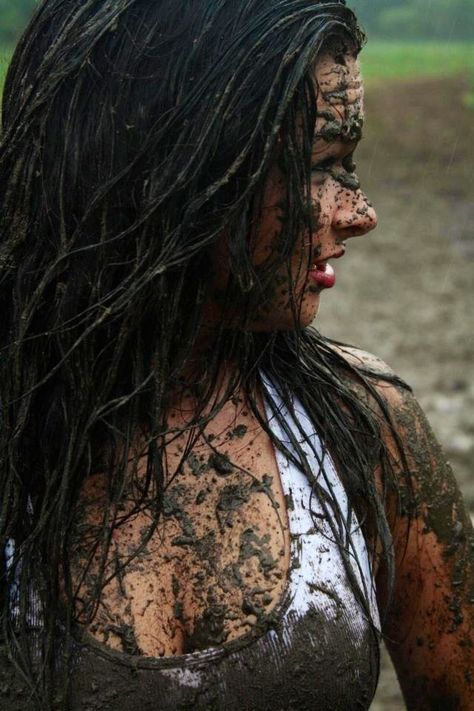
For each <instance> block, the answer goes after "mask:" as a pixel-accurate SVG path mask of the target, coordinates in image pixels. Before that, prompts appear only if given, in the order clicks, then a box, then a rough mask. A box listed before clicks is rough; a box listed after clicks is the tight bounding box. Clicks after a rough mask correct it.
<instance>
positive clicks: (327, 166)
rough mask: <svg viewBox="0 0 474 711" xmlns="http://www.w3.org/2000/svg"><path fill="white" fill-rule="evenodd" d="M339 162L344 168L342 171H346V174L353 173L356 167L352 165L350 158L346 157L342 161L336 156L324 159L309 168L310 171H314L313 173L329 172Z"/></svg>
mask: <svg viewBox="0 0 474 711" xmlns="http://www.w3.org/2000/svg"><path fill="white" fill-rule="evenodd" d="M339 162H340V164H341V165H342V167H343V168H344V170H345V171H347V172H348V173H354V172H355V170H356V167H357V166H356V164H355V163H354V161H353V159H352V156H346V158H344V159H343V160H342V161H341V160H340V158H338V157H337V156H331V157H329V158H325V159H324V160H322V161H319V162H318V163H313V165H312V166H311V170H314V171H318V170H320V171H324V170H331V168H334V166H335V165H337V163H339Z"/></svg>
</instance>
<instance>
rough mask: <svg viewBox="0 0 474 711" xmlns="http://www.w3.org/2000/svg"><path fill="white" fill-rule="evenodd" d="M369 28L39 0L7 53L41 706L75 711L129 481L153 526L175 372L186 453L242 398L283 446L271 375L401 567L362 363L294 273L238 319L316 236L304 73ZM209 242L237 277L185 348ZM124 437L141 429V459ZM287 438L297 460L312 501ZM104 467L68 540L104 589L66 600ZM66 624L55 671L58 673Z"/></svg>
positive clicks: (3, 326) (27, 666)
mask: <svg viewBox="0 0 474 711" xmlns="http://www.w3.org/2000/svg"><path fill="white" fill-rule="evenodd" d="M362 42H363V36H362V33H361V32H360V30H359V29H358V26H357V22H356V19H355V17H354V15H353V13H352V12H351V11H350V10H348V9H347V8H346V7H345V4H344V2H325V1H322V0H320V2H315V1H314V0H238V1H237V0H182V1H181V2H177V0H113V1H109V0H45V1H44V2H43V3H42V4H41V5H40V7H39V8H38V10H37V12H36V14H35V16H34V18H33V20H32V22H31V24H30V26H29V28H28V29H27V31H26V33H25V34H24V36H23V38H22V39H21V41H20V43H19V45H18V48H17V50H16V53H15V55H14V57H13V60H12V63H11V66H10V69H9V72H8V76H7V79H6V84H5V90H4V98H3V116H2V123H3V125H2V135H1V143H0V204H1V205H2V210H1V215H0V234H1V243H0V313H1V314H2V316H1V322H0V344H1V345H2V349H1V355H0V398H1V403H2V411H1V412H2V424H1V432H0V456H1V461H0V467H1V468H0V506H1V519H0V524H1V536H2V538H1V542H2V543H1V545H2V549H5V551H6V552H5V553H4V558H5V560H4V571H3V575H2V603H1V604H2V607H1V609H2V617H1V624H2V637H3V640H4V644H5V645H6V647H7V649H8V650H9V652H10V656H11V658H12V659H14V660H15V664H16V665H17V668H18V669H19V670H20V672H21V673H22V674H23V676H24V679H25V681H26V683H28V684H29V686H30V688H31V693H32V694H33V695H34V698H35V699H36V703H37V706H36V707H35V708H48V709H50V708H52V707H53V704H52V700H53V699H56V701H55V704H57V705H58V707H61V708H67V691H66V689H67V684H66V681H65V680H66V677H67V668H68V663H69V660H68V655H69V651H68V650H69V649H70V648H71V646H72V645H70V644H69V642H70V640H71V635H72V631H73V628H74V624H75V623H76V622H77V621H78V618H80V622H82V623H86V622H90V621H91V620H92V619H93V618H94V614H95V611H96V609H97V604H98V601H99V599H100V595H101V591H102V589H103V587H104V585H105V584H106V582H107V581H108V580H109V579H110V577H111V576H113V575H115V574H117V571H112V572H111V571H110V570H109V569H108V568H107V565H106V562H107V551H108V547H109V544H110V541H111V537H112V534H113V531H114V530H115V529H116V528H117V527H118V526H121V525H123V523H124V517H123V516H122V517H121V515H120V502H121V498H122V495H123V491H124V490H125V488H126V487H128V489H130V478H132V479H135V482H134V485H133V487H132V488H133V491H134V492H135V502H134V509H133V511H135V512H136V511H139V510H140V509H142V508H143V507H147V508H148V510H149V511H151V512H152V516H151V517H150V519H151V522H150V526H149V530H148V531H147V532H146V533H145V534H144V539H143V542H142V545H146V542H147V540H149V538H150V537H151V536H152V535H153V532H154V530H155V528H156V525H157V523H158V520H159V518H160V515H161V508H162V500H163V493H164V488H165V471H164V465H163V460H162V453H163V450H164V446H165V444H166V443H167V442H168V441H170V440H171V439H172V438H173V437H176V436H177V434H179V432H177V431H176V430H170V429H169V428H168V426H167V409H168V407H169V398H170V393H176V392H177V391H179V389H180V387H184V385H183V382H184V381H185V380H186V379H185V378H184V377H183V374H184V373H188V374H189V373H192V374H193V378H192V383H191V385H190V383H189V377H188V379H187V383H186V385H187V386H190V387H191V388H192V390H193V393H194V396H195V399H196V402H197V406H196V412H195V415H194V417H193V419H192V420H191V421H190V422H189V423H188V425H187V428H186V429H187V432H188V434H189V437H188V440H189V450H188V451H190V449H191V447H192V444H193V442H194V441H195V439H196V437H198V436H199V434H200V433H202V431H203V430H204V428H205V425H206V423H207V422H208V421H209V419H211V418H212V417H214V416H215V414H216V413H217V412H218V411H219V410H220V408H222V407H223V405H224V403H225V402H226V401H228V399H229V398H230V397H231V396H232V394H233V393H235V392H236V391H237V390H240V391H242V390H243V391H244V392H245V396H246V398H247V400H248V402H249V403H250V404H251V405H252V406H253V408H254V410H255V412H256V414H257V416H259V417H260V418H261V423H262V427H264V428H265V429H266V430H267V432H268V433H269V435H270V437H272V439H273V440H274V444H275V446H276V447H280V448H282V447H283V445H282V443H281V442H279V441H275V436H274V435H273V434H272V431H271V429H270V428H269V427H268V424H267V422H266V421H265V419H264V418H262V416H261V414H259V408H258V405H257V393H258V391H259V388H261V387H262V377H263V376H265V377H267V378H269V379H270V380H271V381H272V383H274V384H275V385H276V386H277V389H278V391H279V393H280V395H281V396H282V398H283V400H284V402H285V403H286V404H287V405H288V406H289V407H290V408H291V407H292V397H293V395H296V396H297V397H298V398H299V399H300V400H301V401H302V403H303V405H304V406H305V407H306V409H307V411H308V413H309V415H310V418H311V420H312V422H313V423H314V426H315V428H316V429H317V431H318V432H319V433H320V435H321V438H322V441H324V443H325V445H326V447H327V449H328V450H329V451H330V452H331V453H332V455H333V456H334V458H335V460H336V461H337V463H338V467H339V469H340V472H341V476H342V477H343V479H344V482H345V485H346V489H347V492H348V496H349V500H350V503H351V506H352V507H355V508H356V510H357V512H358V514H359V516H360V517H361V518H362V520H363V525H364V527H365V530H366V534H367V539H368V540H370V541H375V540H376V539H378V540H380V541H381V542H382V544H383V547H384V550H385V557H386V564H387V566H388V570H389V574H390V575H393V561H392V552H391V551H392V547H391V539H390V533H389V528H388V525H387V520H386V516H385V513H384V502H383V496H382V497H381V496H379V495H378V493H377V491H376V488H375V484H374V476H373V473H374V469H375V467H376V466H377V465H380V463H382V468H383V471H384V474H385V479H386V481H390V462H389V458H388V455H387V453H386V451H385V449H384V446H383V444H382V440H381V431H380V430H381V423H380V418H379V416H378V415H376V414H375V411H374V410H373V409H372V408H371V407H369V406H368V405H367V404H365V403H364V399H363V398H360V397H358V396H357V395H356V394H354V389H353V388H352V387H350V386H349V385H348V382H349V380H351V379H352V380H355V381H356V382H357V383H358V384H359V385H360V386H362V387H363V388H364V389H365V390H366V391H367V392H368V393H369V394H371V397H372V400H374V399H375V400H374V401H376V400H377V399H378V398H377V394H376V391H375V390H374V388H373V385H372V384H371V379H370V376H369V375H368V374H364V373H363V372H362V371H360V370H357V369H355V368H354V367H352V366H350V365H349V364H348V362H347V361H346V360H345V359H344V358H343V357H342V356H341V355H339V354H338V351H337V350H336V349H334V347H333V346H332V344H331V343H330V342H329V341H328V340H326V339H325V338H323V337H322V336H321V335H320V334H319V333H317V331H315V330H312V329H302V328H300V326H299V323H298V311H299V308H300V307H301V303H299V302H298V297H297V295H295V294H294V293H292V292H291V284H289V289H290V298H291V299H292V311H293V315H294V322H295V325H294V329H293V330H290V331H278V332H272V333H258V332H254V331H253V330H252V329H251V328H249V323H250V321H251V319H252V317H253V315H254V313H255V305H256V304H259V303H260V304H261V303H262V302H263V303H264V302H265V299H267V294H268V292H269V290H270V291H271V284H272V275H274V273H275V268H276V267H278V266H279V265H281V264H286V265H287V266H288V274H289V273H290V272H289V269H290V267H289V259H290V256H291V254H292V249H293V247H294V242H295V235H297V234H301V233H302V230H306V231H308V232H309V233H311V218H310V212H311V211H310V209H309V207H310V203H311V196H310V184H311V144H312V139H313V132H314V124H315V117H316V109H317V87H315V85H314V81H313V80H312V78H311V68H312V67H313V65H314V62H315V61H316V59H317V57H318V55H319V54H320V53H321V52H322V51H323V49H324V48H327V47H328V43H330V44H331V46H336V45H337V46H339V47H340V48H341V51H348V50H350V51H351V52H353V53H357V52H358V51H359V49H360V47H361V44H362ZM296 117H298V121H296ZM297 126H298V128H297ZM276 152H277V153H278V160H279V162H280V164H281V165H282V166H283V168H284V171H285V174H286V180H287V195H286V198H285V202H286V204H285V211H284V212H285V220H284V223H283V224H282V229H281V234H280V235H279V236H278V241H279V248H278V250H276V252H275V254H272V255H271V256H270V257H269V258H268V259H267V261H266V262H265V263H264V264H263V265H262V264H260V265H259V267H258V270H257V268H256V267H255V266H254V263H253V259H252V247H251V245H252V240H251V239H249V235H250V234H251V233H252V228H253V220H254V216H255V214H256V211H258V205H259V200H260V198H261V194H262V186H263V184H264V180H265V176H266V174H267V172H268V169H269V166H270V165H271V162H272V160H274V157H275V154H276ZM222 240H226V244H227V253H228V262H229V273H230V276H229V281H228V285H227V288H226V289H225V293H224V294H222V295H221V300H222V318H221V321H220V323H219V324H218V325H217V326H216V328H215V333H214V336H213V339H212V344H211V346H210V347H209V348H208V350H207V351H206V352H205V353H204V354H203V353H202V352H199V356H198V357H197V356H196V343H197V340H198V338H199V334H200V333H202V326H203V322H204V320H205V319H204V315H203V314H204V305H205V304H206V303H207V301H208V299H209V296H210V289H211V286H210V283H211V280H210V266H209V265H210V262H211V259H210V255H212V253H213V250H214V249H215V245H216V244H217V243H218V242H219V241H222ZM304 268H306V269H307V265H305V266H304ZM236 302H237V303H238V304H239V314H240V317H239V318H240V320H239V322H238V323H235V315H233V316H232V318H233V319H234V323H233V327H232V328H226V323H228V322H229V318H230V316H229V314H231V313H234V312H233V311H232V306H233V305H235V303H236ZM223 363H231V364H232V370H231V372H232V376H231V378H230V380H229V382H228V385H227V386H226V388H225V392H223V393H221V396H220V397H218V398H217V399H216V398H214V394H215V392H216V382H217V379H218V374H219V372H220V369H221V367H222V364H223ZM213 398H214V399H213ZM378 406H379V407H380V408H381V409H382V410H383V403H382V402H381V401H380V400H379V402H378ZM274 415H275V417H277V418H278V417H279V413H278V410H277V409H276V408H275V412H274ZM386 417H387V418H388V415H387V414H386ZM280 419H281V417H280ZM137 433H140V436H141V438H142V440H143V441H144V442H145V445H144V446H143V447H142V448H141V450H140V451H139V452H136V448H135V449H134V443H135V442H136V440H137ZM290 434H291V433H290ZM295 447H296V451H297V453H298V456H296V460H295V461H296V463H297V465H298V466H299V467H300V468H302V469H303V470H304V471H305V472H306V474H307V476H308V478H309V479H310V482H311V483H312V485H313V487H314V489H315V491H316V493H319V494H321V496H322V493H321V491H320V490H319V484H318V481H317V480H316V479H315V477H314V474H313V473H312V472H311V469H310V467H309V466H308V464H307V461H306V458H305V455H304V453H303V452H302V451H301V448H300V447H299V446H298V443H297V442H295ZM186 455H187V452H185V453H184V454H183V460H182V462H181V466H182V464H183V462H184V461H185V459H186ZM288 456H290V457H292V458H295V455H294V453H293V454H292V453H288ZM139 458H141V459H140V461H141V462H143V461H146V475H145V477H143V475H141V476H140V477H139V476H138V474H137V470H138V466H137V464H138V459H139ZM134 460H135V461H134ZM97 471H103V472H105V473H106V474H107V481H108V498H109V504H110V505H109V506H108V507H105V508H106V510H104V512H103V519H102V521H101V523H100V525H98V526H97V527H96V528H95V529H94V531H88V532H84V531H83V530H82V533H81V535H82V536H86V535H87V536H88V539H87V540H88V541H90V558H91V559H92V556H94V555H97V554H98V552H99V554H100V556H101V560H102V563H101V566H99V568H100V569H99V574H98V576H97V584H96V590H95V597H94V599H93V600H91V601H89V603H88V604H87V605H82V606H80V611H79V606H78V604H77V603H78V601H77V599H76V592H77V591H76V590H75V588H74V584H73V580H72V576H71V570H70V568H71V565H70V564H71V554H72V549H73V546H74V541H75V537H76V535H77V525H78V520H79V518H80V510H79V509H80V507H79V499H80V492H81V489H82V487H83V484H84V482H85V480H86V479H87V477H88V476H89V475H90V474H91V473H93V472H97ZM178 473H179V468H178V470H177V471H176V472H175V473H174V475H176V474H178ZM168 478H169V473H168ZM168 478H167V481H168ZM171 480H172V477H171ZM326 498H327V497H326ZM327 506H328V507H329V508H331V509H333V517H334V516H335V517H336V519H335V520H336V521H337V522H338V525H337V526H336V527H335V536H336V538H337V540H338V541H339V543H340V547H341V551H342V552H343V555H344V557H345V561H346V567H347V570H348V575H349V578H350V581H351V585H352V586H353V587H354V590H355V591H356V593H357V595H358V597H359V599H360V602H361V605H363V606H364V609H367V614H368V615H369V610H368V607H367V604H368V603H367V594H366V591H365V593H364V591H362V590H360V589H359V584H358V582H357V576H355V575H354V572H353V563H352V562H351V558H353V555H352V552H351V550H350V546H348V545H347V541H346V537H345V536H344V533H341V531H342V532H344V531H345V530H346V528H345V526H346V521H341V514H340V512H339V510H338V508H337V504H336V503H335V502H331V501H329V502H327ZM133 511H132V512H131V514H130V515H133ZM339 524H340V525H339ZM137 553H138V551H135V552H132V553H131V556H130V559H129V560H131V559H132V558H133V555H136V554H137ZM88 564H90V560H89V561H86V562H85V563H84V574H85V573H86V572H87V571H86V569H87V565H88ZM32 607H34V608H35V610H34V611H33V610H32V609H31V608H32ZM38 610H39V613H38V612H37V611H38ZM33 613H34V614H35V615H36V617H35V619H36V622H37V624H36V628H37V629H36V633H35V635H32V634H31V627H32V626H35V625H32V615H33ZM58 631H59V632H58ZM58 633H59V634H60V637H61V640H62V643H61V649H62V650H63V652H62V653H61V654H63V655H64V657H65V664H64V667H65V669H66V672H65V673H64V680H62V681H61V680H60V681H58V680H57V679H55V671H54V670H55V669H57V655H58V651H57V650H58V647H57V646H56V642H57V637H58ZM35 645H40V647H39V648H40V649H41V655H40V663H39V664H38V662H37V656H35V655H37V652H35V649H36V647H35ZM35 660H36V661H35Z"/></svg>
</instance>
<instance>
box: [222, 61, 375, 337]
mask: <svg viewBox="0 0 474 711" xmlns="http://www.w3.org/2000/svg"><path fill="white" fill-rule="evenodd" d="M315 81H316V86H317V91H318V94H317V121H316V127H315V129H316V130H315V136H314V143H313V153H312V185H311V198H312V211H313V214H312V224H313V232H312V234H311V233H310V232H309V231H307V232H304V233H302V234H300V235H297V236H296V239H295V249H294V251H293V254H292V257H291V264H290V277H289V276H288V274H289V272H288V266H287V265H284V266H282V267H277V268H275V279H274V285H273V288H272V289H271V290H270V291H271V293H270V295H269V297H268V298H266V299H265V298H264V299H263V300H262V302H261V303H260V305H259V307H258V308H257V309H256V311H255V315H254V317H252V323H251V327H252V330H256V331H266V330H277V329H291V328H294V323H295V317H294V308H293V304H296V307H297V308H298V309H299V324H300V326H302V327H304V326H307V325H309V324H310V323H311V322H312V321H313V319H314V317H315V316H316V314H317V312H318V309H319V301H320V296H321V293H322V291H323V290H324V289H329V288H332V287H333V286H334V284H335V272H334V267H333V265H332V264H330V261H329V260H334V259H338V258H340V257H342V256H343V254H344V251H345V242H346V240H347V239H349V238H351V237H357V236H359V235H364V234H366V233H367V232H369V231H370V230H372V229H374V227H376V225H377V217H376V214H375V210H374V209H373V207H372V206H371V205H370V203H369V202H368V200H367V198H366V196H365V195H364V193H363V192H362V191H361V189H360V187H359V182H358V179H357V177H356V175H355V174H354V170H355V166H354V164H353V161H352V156H353V153H354V150H355V148H356V147H357V144H358V142H359V140H360V138H361V129H362V123H363V86H362V82H361V77H360V70H359V65H358V62H357V60H356V59H355V58H354V57H353V56H352V55H349V54H346V55H342V56H338V57H335V56H334V54H333V53H327V54H323V55H322V56H321V57H320V58H319V59H318V62H317V66H316V69H315ZM285 191H286V182H285V175H284V173H283V172H282V169H281V168H280V167H279V166H278V165H277V164H276V163H275V165H274V166H273V167H272V169H271V170H270V172H269V175H268V178H267V181H266V184H265V187H264V191H263V198H262V203H261V204H262V207H261V210H260V214H259V217H258V220H257V222H256V225H255V229H254V230H253V234H252V236H251V245H252V250H253V257H254V264H255V266H257V267H258V265H261V264H263V263H264V262H265V261H266V260H267V259H269V258H270V259H271V258H272V255H274V254H275V250H277V249H278V233H279V231H281V229H282V223H283V221H284V220H285V215H284V207H283V206H284V205H285V197H286V193H285ZM218 261H219V262H220V263H221V264H222V261H221V260H220V259H219V260H218ZM219 271H220V272H221V273H220V274H219V273H218V274H217V276H218V281H219V282H220V284H219V286H221V287H222V285H223V281H222V278H223V277H224V275H223V273H222V271H221V270H220V269H218V270H217V272H219ZM289 281H291V286H290V285H289ZM291 292H292V293H293V299H292V298H291Z"/></svg>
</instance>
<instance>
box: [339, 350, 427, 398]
mask: <svg viewBox="0 0 474 711" xmlns="http://www.w3.org/2000/svg"><path fill="white" fill-rule="evenodd" d="M329 347H330V348H331V350H332V351H333V352H334V353H335V354H336V355H337V356H338V359H339V363H340V365H341V366H344V365H345V366H346V367H345V368H344V370H345V374H346V375H348V376H349V378H348V380H347V384H348V385H349V387H351V384H352V388H353V389H355V390H356V391H357V393H358V394H361V393H362V392H363V391H365V392H366V396H367V397H368V398H369V399H371V400H373V398H372V397H371V393H370V390H368V389H367V387H365V388H364V387H363V379H364V380H367V383H370V386H371V388H372V389H373V392H375V393H377V394H378V395H379V396H380V397H381V398H382V399H383V401H384V402H385V403H386V405H387V406H388V407H389V408H390V409H391V408H398V407H400V406H402V405H403V404H406V403H407V401H410V400H411V401H414V402H416V400H415V397H414V395H413V392H412V390H411V388H410V386H409V385H408V384H407V383H406V382H405V380H403V378H401V377H400V376H399V375H398V374H397V373H396V372H395V371H394V370H393V368H392V367H391V366H390V365H388V364H387V363H386V362H385V361H384V360H382V358H379V357H378V356H376V355H374V354H373V353H369V352H368V351H364V350H362V349H361V348H356V347H354V346H346V345H343V344H340V343H330V344H329ZM372 394H373V393H372Z"/></svg>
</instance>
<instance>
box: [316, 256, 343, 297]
mask: <svg viewBox="0 0 474 711" xmlns="http://www.w3.org/2000/svg"><path fill="white" fill-rule="evenodd" d="M344 251H345V250H343V249H342V250H340V251H339V252H335V253H334V254H329V255H327V256H325V257H320V258H319V259H317V260H315V261H314V263H313V267H312V268H311V269H310V271H309V278H310V279H311V281H313V282H315V283H316V284H317V285H318V286H319V287H320V288H321V289H332V287H333V286H334V285H335V283H336V274H335V272H334V268H333V267H332V266H331V264H328V260H329V259H339V258H340V257H342V256H343V255H344ZM314 267H315V268H314Z"/></svg>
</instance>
